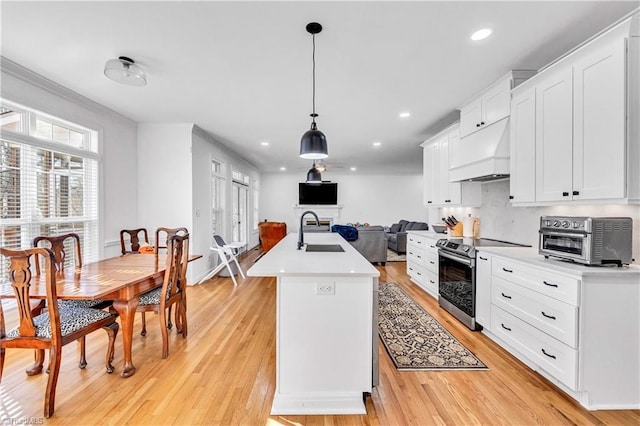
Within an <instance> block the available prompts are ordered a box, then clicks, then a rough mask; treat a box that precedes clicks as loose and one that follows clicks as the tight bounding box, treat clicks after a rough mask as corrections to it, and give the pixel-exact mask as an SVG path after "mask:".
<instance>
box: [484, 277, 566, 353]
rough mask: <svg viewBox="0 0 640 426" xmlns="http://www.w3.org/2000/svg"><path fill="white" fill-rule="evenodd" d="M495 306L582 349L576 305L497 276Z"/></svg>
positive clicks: (493, 289)
mask: <svg viewBox="0 0 640 426" xmlns="http://www.w3.org/2000/svg"><path fill="white" fill-rule="evenodd" d="M491 303H493V304H494V305H495V306H498V307H500V308H502V309H504V310H505V311H507V312H510V313H511V314H513V315H515V316H516V317H518V318H520V319H521V320H522V321H525V322H527V323H528V324H531V325H532V326H534V327H535V328H537V329H539V330H541V331H543V332H545V333H547V334H549V335H551V336H552V337H555V338H556V339H558V340H560V341H561V342H563V343H565V344H567V345H569V346H571V347H573V348H576V347H577V346H578V308H577V307H576V306H573V305H569V304H567V303H564V302H560V301H558V300H556V299H552V298H550V297H547V296H544V295H542V294H540V293H537V292H535V291H532V290H529V289H528V288H526V287H522V286H519V285H517V284H514V283H512V282H509V281H506V280H504V279H502V278H500V277H493V280H492V291H491Z"/></svg>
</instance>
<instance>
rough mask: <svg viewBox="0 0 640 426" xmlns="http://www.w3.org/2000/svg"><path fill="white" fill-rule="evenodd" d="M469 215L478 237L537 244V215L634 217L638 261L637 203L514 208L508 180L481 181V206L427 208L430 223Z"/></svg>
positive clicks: (639, 217) (639, 210)
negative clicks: (476, 219) (477, 226)
mask: <svg viewBox="0 0 640 426" xmlns="http://www.w3.org/2000/svg"><path fill="white" fill-rule="evenodd" d="M469 214H471V215H472V216H477V217H479V218H480V236H481V237H484V238H495V239H499V240H506V241H513V242H517V243H522V244H530V245H531V246H533V247H538V229H539V227H540V216H549V215H566V216H596V217H598V216H612V217H630V218H632V219H633V249H632V250H633V258H634V259H635V261H634V262H633V263H636V264H640V206H637V205H633V206H629V205H609V204H603V205H591V206H554V207H513V206H511V202H510V201H509V180H502V181H497V182H486V183H483V184H482V207H480V208H472V207H456V208H441V209H433V208H432V209H430V212H429V218H430V222H431V223H440V222H441V219H440V218H442V217H445V216H451V215H453V216H455V217H456V218H457V219H458V220H462V219H463V218H464V217H465V216H468V215H469Z"/></svg>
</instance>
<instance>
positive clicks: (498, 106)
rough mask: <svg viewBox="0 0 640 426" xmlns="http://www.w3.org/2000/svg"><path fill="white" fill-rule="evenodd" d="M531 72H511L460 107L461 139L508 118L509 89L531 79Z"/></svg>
mask: <svg viewBox="0 0 640 426" xmlns="http://www.w3.org/2000/svg"><path fill="white" fill-rule="evenodd" d="M533 74H534V72H533V71H511V72H509V73H508V74H507V75H505V76H503V77H501V78H500V79H499V80H497V81H496V82H494V83H493V84H491V85H490V86H489V87H487V88H486V89H485V90H483V91H482V92H481V93H480V94H478V95H476V96H475V97H474V98H473V99H471V100H469V101H468V102H466V103H465V104H464V105H462V106H461V107H460V137H461V138H463V137H465V136H467V135H469V134H471V133H473V132H475V131H477V130H480V129H482V128H484V127H486V126H488V125H490V124H492V123H495V122H496V121H499V120H501V119H503V118H505V117H508V116H509V113H510V105H509V104H510V101H511V88H512V87H514V86H516V85H517V84H519V83H520V82H521V81H524V80H525V79H527V78H529V77H531V75H533Z"/></svg>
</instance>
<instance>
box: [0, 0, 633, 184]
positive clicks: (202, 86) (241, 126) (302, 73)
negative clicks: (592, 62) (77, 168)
mask: <svg viewBox="0 0 640 426" xmlns="http://www.w3.org/2000/svg"><path fill="white" fill-rule="evenodd" d="M639 4H640V2H638V1H637V0H636V1H621V2H615V1H600V2H581V1H544V2H541V1H529V2H514V1H508V2H506V1H502V2H484V1H470V2H460V1H449V2H436V1H426V2H419V1H412V2H394V1H388V2H371V1H359V2H311V1H303V2H292V1H289V2H267V1H258V2H248V1H235V2H212V1H199V2H150V1H141V2H133V1H130V2H54V1H46V2H7V1H2V2H1V3H0V15H1V23H2V27H1V28H2V29H1V36H2V38H1V50H0V52H1V54H2V56H4V57H5V58H8V59H10V60H12V61H14V62H17V63H18V64H20V65H22V66H24V67H26V68H29V69H31V70H32V71H34V72H36V73H38V74H41V75H42V76H44V77H47V78H49V79H51V80H53V81H55V82H57V83H59V84H61V85H63V86H65V87H67V88H69V89H71V90H73V91H75V92H77V93H79V94H82V95H84V96H86V97H88V98H90V99H92V100H94V101H96V102H99V103H101V104H103V105H105V106H107V107H109V108H111V109H113V110H115V111H118V112H119V113H121V114H123V115H125V116H127V117H130V118H131V119H133V120H135V121H138V122H170V123H195V124H197V125H198V126H199V127H201V128H202V129H203V130H205V131H206V132H208V133H210V134H211V135H213V136H214V137H215V138H216V139H218V140H219V141H221V142H222V143H224V144H225V145H227V146H228V147H230V148H232V149H233V150H235V151H236V152H238V153H240V154H241V155H242V156H243V157H245V158H246V159H248V160H249V161H250V162H252V163H253V164H255V165H256V166H257V167H258V168H259V169H260V170H262V171H264V172H277V171H278V170H279V169H280V167H282V166H284V167H287V170H288V171H289V172H295V173H298V172H300V173H304V172H306V170H307V169H308V168H309V167H310V165H311V162H310V161H309V160H302V159H300V158H298V150H299V141H300V137H301V136H302V134H303V133H304V132H305V131H306V130H308V128H309V124H310V118H309V115H308V114H309V113H310V112H311V36H310V35H309V34H308V33H307V32H306V31H305V26H306V24H307V23H309V22H312V21H317V22H319V23H321V24H322V25H323V27H324V29H323V31H322V32H321V33H320V34H318V35H317V36H316V61H317V65H316V67H317V68H316V76H317V86H316V87H317V97H316V110H317V112H318V113H319V114H320V117H319V118H318V120H317V122H318V128H319V129H320V130H322V131H323V132H324V133H325V134H326V135H327V140H328V144H329V158H328V159H327V162H328V163H329V164H330V167H331V165H333V170H339V168H338V167H341V168H344V170H345V171H348V170H349V168H350V167H352V166H355V167H357V172H356V173H390V172H391V173H416V172H419V171H420V170H421V169H422V160H421V158H422V157H421V148H420V147H419V145H420V143H421V142H423V141H424V140H425V139H427V138H428V137H429V136H430V135H433V134H434V133H436V132H437V131H439V130H441V129H442V128H443V127H444V126H445V125H446V124H449V123H450V122H452V121H454V120H455V119H456V117H457V111H456V108H457V107H459V106H460V105H461V104H462V103H463V102H464V101H466V100H467V99H469V98H470V97H472V96H473V95H474V94H475V93H477V92H478V91H480V90H482V89H483V88H484V87H486V86H487V85H488V84H490V83H491V82H493V81H494V80H496V79H497V78H499V77H500V76H502V75H504V74H505V73H506V72H507V71H509V70H510V69H539V68H540V67H542V66H544V65H545V64H547V63H549V62H550V61H552V60H554V59H555V58H557V57H558V56H560V55H561V54H563V53H564V52H566V51H568V50H569V49H571V48H573V47H574V46H576V45H577V44H579V43H580V42H582V41H583V40H585V39H586V38H588V37H590V36H592V35H593V34H595V33H596V32H598V31H600V30H601V29H603V28H605V27H606V26H608V25H609V24H611V23H613V22H615V21H616V20H618V19H619V18H620V17H622V16H624V15H625V14H626V13H628V12H629V11H631V10H633V9H634V8H636V7H638V5H639ZM485 26H490V27H493V28H494V31H495V32H494V35H493V36H492V37H490V38H489V39H486V40H484V41H481V42H472V41H471V40H470V39H469V36H470V34H471V33H472V32H473V31H474V30H476V29H478V28H481V27H485ZM121 55H124V56H128V57H131V58H133V59H134V60H135V61H136V62H137V63H139V64H140V65H141V66H142V67H143V68H144V70H145V72H146V74H147V78H148V82H149V83H148V85H147V86H145V87H131V86H124V85H120V84H118V83H115V82H113V81H111V80H109V79H107V78H106V77H105V76H104V75H103V68H104V63H105V62H106V61H107V60H108V59H112V58H115V57H118V56H121ZM401 111H410V112H411V117H410V118H407V119H400V118H399V117H398V114H399V113H400V112H401ZM263 141H268V142H269V146H268V147H265V146H262V145H261V142H263ZM374 141H379V142H381V143H382V145H381V146H380V147H378V148H374V147H373V146H372V143H373V142H374Z"/></svg>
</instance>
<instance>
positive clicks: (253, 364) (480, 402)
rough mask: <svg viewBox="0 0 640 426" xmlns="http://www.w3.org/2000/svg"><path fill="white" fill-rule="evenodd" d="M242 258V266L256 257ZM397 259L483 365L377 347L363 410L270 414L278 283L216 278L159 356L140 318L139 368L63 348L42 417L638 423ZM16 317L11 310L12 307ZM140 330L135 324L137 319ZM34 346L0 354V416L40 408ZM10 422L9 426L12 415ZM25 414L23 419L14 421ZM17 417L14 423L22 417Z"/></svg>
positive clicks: (423, 299)
mask: <svg viewBox="0 0 640 426" xmlns="http://www.w3.org/2000/svg"><path fill="white" fill-rule="evenodd" d="M258 254H259V253H258V251H257V250H251V251H250V252H249V253H248V254H246V255H244V256H242V257H241V262H242V264H243V268H244V269H245V270H246V269H248V268H249V267H250V266H251V264H252V263H253V260H254V259H255V257H256V256H257V255H258ZM405 268H406V264H405V263H404V262H393V263H387V265H386V267H378V269H379V270H380V273H381V277H380V280H381V281H394V282H396V283H398V284H399V285H400V286H402V288H404V289H405V290H407V292H408V293H409V294H410V295H411V296H412V297H413V298H414V299H415V300H416V301H418V303H420V304H421V305H422V306H423V307H424V308H425V309H426V310H427V311H428V312H430V313H431V314H432V315H433V316H434V317H435V318H436V319H437V320H438V321H440V323H441V324H443V325H444V326H445V327H446V328H447V329H448V330H449V331H450V332H451V333H452V334H453V335H454V336H456V337H457V338H458V339H459V340H460V341H461V342H462V343H463V344H464V345H466V346H467V347H468V348H469V349H470V350H471V351H473V352H474V353H475V354H476V355H477V356H478V357H479V358H480V359H481V360H482V361H483V362H484V363H485V364H487V365H488V367H489V370H488V371H442V372H434V371H422V372H399V371H397V370H396V369H395V368H394V366H393V364H392V362H391V360H390V359H389V357H388V355H387V353H386V351H385V349H384V348H383V346H382V345H381V344H379V348H378V350H379V352H380V385H379V386H378V387H377V388H375V389H374V391H373V393H372V395H371V397H369V398H367V401H366V403H367V414H366V415H363V416H270V415H269V411H270V408H271V402H272V400H273V393H274V384H275V303H276V301H275V295H276V289H275V279H274V278H247V279H245V280H242V279H241V278H239V286H238V287H236V288H234V286H233V284H232V282H231V279H230V278H222V277H215V278H213V279H211V280H209V281H207V282H205V283H203V284H201V285H198V286H193V287H189V289H188V290H189V292H188V300H189V307H188V319H189V336H188V338H187V339H183V338H182V337H181V336H177V335H176V333H175V331H174V332H172V333H170V346H169V358H168V359H165V360H163V359H161V357H160V356H161V337H160V330H159V329H158V327H159V326H158V323H157V316H155V315H153V314H150V315H147V318H148V321H147V336H146V337H141V336H140V335H138V334H135V335H134V343H133V354H134V363H135V365H136V367H137V369H138V370H137V373H136V374H135V375H134V376H132V377H130V378H128V379H123V378H121V377H120V376H119V374H118V373H119V368H121V366H122V343H121V339H120V336H118V342H117V343H116V357H115V360H114V365H115V366H116V372H115V373H114V374H112V375H109V374H106V373H105V371H104V368H103V357H104V353H105V350H106V342H107V338H106V334H105V333H100V332H98V333H93V335H92V336H90V337H88V340H87V360H88V362H89V365H88V366H87V368H86V369H85V370H80V369H78V368H77V361H78V356H77V348H76V345H75V344H70V345H67V346H66V347H65V348H64V349H63V359H62V370H61V374H60V379H59V381H58V390H57V398H56V411H55V414H54V416H53V417H52V418H51V419H47V420H45V423H46V424H52V425H54V424H61V425H88V424H110V425H124V424H176V425H191V424H204V425H269V426H278V425H360V424H362V425H432V424H433V425H470V424H484V425H497V424H505V425H533V424H536V425H540V424H546V425H557V424H579V425H590V424H612V425H640V411H637V410H634V411H631V410H626V411H593V412H589V411H587V410H585V409H584V408H582V407H581V406H580V405H578V404H577V403H576V402H574V401H573V400H572V399H571V398H569V397H568V396H566V395H565V394H563V393H562V392H561V391H559V390H557V389H556V388H555V387H554V386H553V385H552V384H551V383H550V382H548V381H547V380H545V379H544V378H542V377H541V376H539V375H538V374H536V373H535V372H533V371H532V370H530V369H529V368H528V367H526V366H525V365H524V364H522V363H521V362H519V361H517V360H516V359H515V358H513V357H512V356H511V355H509V354H508V353H507V352H505V351H504V350H503V349H501V348H500V347H498V346H497V345H496V344H494V343H493V342H492V341H491V340H489V339H488V338H486V337H485V336H483V335H482V334H481V333H478V332H471V331H469V330H468V329H466V328H465V327H464V326H462V325H461V324H460V323H458V322H457V321H456V320H455V319H453V318H452V317H451V316H449V314H447V313H446V312H444V311H442V310H441V309H439V308H438V305H437V302H436V301H435V300H434V299H433V298H431V297H430V296H427V295H426V294H425V293H424V292H423V291H422V290H420V289H418V288H417V287H416V286H415V285H414V284H412V283H411V282H410V281H409V280H408V277H407V275H406V273H405ZM14 314H15V313H14ZM136 330H137V331H136V332H138V331H139V330H140V321H139V317H138V318H136ZM31 360H32V353H31V351H20V350H7V359H6V362H5V368H4V373H3V377H2V384H1V385H0V403H1V405H0V418H1V419H2V423H3V424H25V423H24V419H25V418H26V420H30V422H31V423H32V424H33V423H34V422H38V421H39V418H41V416H42V409H43V395H44V390H45V386H46V378H45V377H44V375H41V376H38V377H27V376H26V375H25V374H24V369H25V367H27V366H28V365H29V364H30V362H31ZM12 419H14V420H13V423H12ZM21 419H22V420H21ZM21 422H22V423H21Z"/></svg>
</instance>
